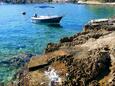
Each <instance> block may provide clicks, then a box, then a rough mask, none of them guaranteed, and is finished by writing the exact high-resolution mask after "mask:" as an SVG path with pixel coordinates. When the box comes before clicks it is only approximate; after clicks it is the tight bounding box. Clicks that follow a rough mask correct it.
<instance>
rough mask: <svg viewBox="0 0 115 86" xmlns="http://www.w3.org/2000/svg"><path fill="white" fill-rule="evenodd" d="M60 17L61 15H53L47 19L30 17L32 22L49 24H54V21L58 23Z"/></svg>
mask: <svg viewBox="0 0 115 86" xmlns="http://www.w3.org/2000/svg"><path fill="white" fill-rule="evenodd" d="M61 19H62V16H60V17H54V18H49V19H35V18H32V22H33V23H47V24H48V23H49V24H51V23H52V24H53V23H54V24H55V23H60V21H61Z"/></svg>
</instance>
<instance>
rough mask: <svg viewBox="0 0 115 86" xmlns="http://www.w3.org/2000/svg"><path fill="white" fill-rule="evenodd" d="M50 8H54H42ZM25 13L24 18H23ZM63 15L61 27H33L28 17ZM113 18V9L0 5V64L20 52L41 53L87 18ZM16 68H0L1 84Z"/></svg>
mask: <svg viewBox="0 0 115 86" xmlns="http://www.w3.org/2000/svg"><path fill="white" fill-rule="evenodd" d="M42 5H50V6H54V8H46V9H41V8H39V6H42ZM22 12H26V13H27V14H26V15H22V14H21V13H22ZM34 13H38V15H56V14H58V15H65V16H64V18H63V19H62V20H61V22H60V25H61V27H51V26H47V25H43V24H42V25H41V24H33V23H32V22H31V16H33V15H34ZM114 15H115V7H112V6H100V5H97V6H94V5H78V4H26V5H11V4H10V5H0V62H1V61H2V60H5V59H10V58H12V57H13V56H15V55H18V54H20V52H29V53H33V54H42V53H43V52H44V49H45V47H46V45H47V43H49V42H58V41H59V39H60V38H62V37H65V36H71V35H73V34H75V33H76V32H80V31H82V27H83V25H84V24H85V23H87V22H88V21H89V20H90V19H96V18H107V17H111V16H114ZM15 70H16V69H15V68H12V67H10V66H9V67H6V66H3V65H0V82H2V81H3V82H4V81H7V80H9V79H11V76H12V75H13V74H14V73H15Z"/></svg>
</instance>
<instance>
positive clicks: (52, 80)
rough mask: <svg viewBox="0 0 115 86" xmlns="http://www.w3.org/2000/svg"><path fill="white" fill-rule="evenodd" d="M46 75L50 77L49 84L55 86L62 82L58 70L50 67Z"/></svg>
mask: <svg viewBox="0 0 115 86" xmlns="http://www.w3.org/2000/svg"><path fill="white" fill-rule="evenodd" d="M45 75H46V76H47V77H48V78H49V80H50V82H49V86H55V85H56V84H60V83H61V78H60V77H59V75H58V74H57V72H56V70H55V69H53V68H51V67H49V68H48V70H47V71H45Z"/></svg>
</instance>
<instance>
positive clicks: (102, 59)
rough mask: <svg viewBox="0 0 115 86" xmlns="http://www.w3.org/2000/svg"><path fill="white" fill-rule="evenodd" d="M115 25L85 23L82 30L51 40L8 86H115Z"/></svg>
mask: <svg viewBox="0 0 115 86" xmlns="http://www.w3.org/2000/svg"><path fill="white" fill-rule="evenodd" d="M114 64H115V27H113V26H106V25H104V24H100V25H98V26H93V25H90V24H86V25H85V26H84V30H83V32H80V33H76V34H75V35H74V36H71V37H65V38H62V39H61V40H60V42H59V43H57V44H55V43H49V44H48V45H47V48H46V49H45V53H44V54H43V55H40V56H33V57H32V58H31V59H30V61H29V62H28V63H27V65H26V71H23V72H21V73H20V74H19V75H18V76H19V77H20V78H19V77H18V81H19V82H18V83H17V84H16V83H14V82H12V83H10V84H9V86H114V85H115V65H114Z"/></svg>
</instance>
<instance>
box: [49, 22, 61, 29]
mask: <svg viewBox="0 0 115 86" xmlns="http://www.w3.org/2000/svg"><path fill="white" fill-rule="evenodd" d="M47 26H48V27H54V28H62V26H61V25H60V24H59V23H57V24H47Z"/></svg>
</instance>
